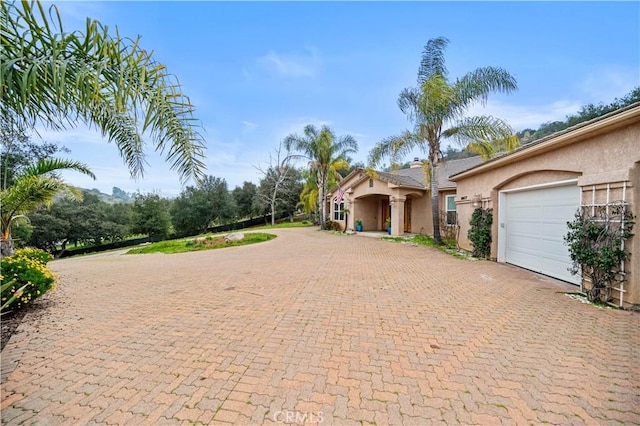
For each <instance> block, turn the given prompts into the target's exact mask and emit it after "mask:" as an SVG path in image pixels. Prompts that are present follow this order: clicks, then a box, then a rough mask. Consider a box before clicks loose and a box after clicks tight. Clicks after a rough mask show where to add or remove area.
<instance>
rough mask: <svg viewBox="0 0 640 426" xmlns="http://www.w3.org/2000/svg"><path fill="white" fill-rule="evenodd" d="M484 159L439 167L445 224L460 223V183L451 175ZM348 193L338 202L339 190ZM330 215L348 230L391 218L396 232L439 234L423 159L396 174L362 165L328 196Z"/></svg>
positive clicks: (379, 227)
mask: <svg viewBox="0 0 640 426" xmlns="http://www.w3.org/2000/svg"><path fill="white" fill-rule="evenodd" d="M481 162H482V160H481V158H480V157H471V158H464V159H461V160H449V161H446V162H442V163H440V164H439V165H438V166H437V174H438V193H439V197H440V199H439V201H440V209H441V214H442V221H443V222H444V225H445V226H447V225H449V226H455V225H456V209H457V205H456V203H455V198H456V183H455V182H452V181H451V180H449V176H451V175H453V174H456V173H459V172H461V171H463V170H467V169H469V168H471V167H473V166H476V165H478V164H480V163H481ZM339 189H341V190H343V191H344V196H343V198H342V200H341V202H340V203H338V202H337V201H338V197H337V194H338V190H339ZM327 201H328V202H329V209H328V210H327V211H329V212H330V215H329V219H330V220H332V221H334V222H338V223H339V224H340V225H341V227H342V229H355V220H356V219H362V222H363V230H364V231H383V230H386V229H387V226H386V220H387V218H390V219H391V234H392V235H403V234H404V233H405V232H411V233H416V234H433V219H432V214H431V196H430V191H429V187H428V186H427V179H426V175H425V168H424V167H423V163H422V162H421V161H418V159H415V160H414V161H413V162H411V163H410V167H409V168H408V169H401V170H396V171H393V172H390V173H387V172H380V171H376V172H373V173H370V172H368V171H367V170H366V169H362V168H358V169H356V170H354V171H353V172H351V173H350V174H349V175H348V176H346V177H345V178H344V179H343V180H342V182H340V187H335V188H333V189H332V190H331V191H330V192H329V194H328V196H327Z"/></svg>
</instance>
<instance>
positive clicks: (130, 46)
mask: <svg viewBox="0 0 640 426" xmlns="http://www.w3.org/2000/svg"><path fill="white" fill-rule="evenodd" d="M34 5H35V7H34ZM0 21H1V22H2V23H3V25H2V30H1V33H0V37H1V41H2V46H3V48H2V50H0V83H1V84H0V87H1V89H0V90H1V93H0V94H1V96H2V102H1V103H0V113H1V114H2V115H5V116H18V117H20V118H21V119H22V120H23V121H24V122H25V123H26V124H28V125H29V127H33V126H34V125H35V123H36V122H37V121H41V122H42V123H44V124H45V125H46V126H48V127H50V128H53V129H62V128H65V127H66V126H75V125H76V124H77V123H78V122H87V123H90V124H93V125H95V126H97V127H99V128H100V129H101V130H102V132H103V134H105V135H106V136H107V137H108V138H109V140H110V141H113V142H115V143H116V145H117V146H118V149H119V150H120V152H121V155H122V157H123V158H124V160H125V163H126V164H127V166H128V167H129V169H130V171H131V173H132V174H133V175H134V176H137V175H141V174H142V173H143V165H144V161H143V160H144V156H143V154H142V153H143V150H142V148H143V143H142V138H141V136H140V134H149V135H150V136H151V138H152V139H153V141H154V145H155V148H156V150H158V151H159V152H161V153H162V154H165V158H166V160H167V161H168V162H169V163H170V164H171V168H172V169H174V170H176V171H178V173H179V174H180V177H181V179H182V180H183V181H184V180H186V179H188V178H190V177H193V178H196V179H200V178H202V177H203V176H204V169H205V164H204V161H203V160H204V151H205V143H204V139H203V138H202V136H201V135H200V133H199V131H198V130H199V129H200V126H199V124H198V122H197V121H196V120H195V118H194V116H193V113H194V107H193V105H192V104H191V102H190V100H189V98H188V97H187V96H186V95H184V94H183V93H182V91H181V86H180V83H179V81H178V80H177V78H176V77H175V76H173V75H171V74H169V73H168V72H167V70H166V68H165V67H164V65H162V64H159V63H157V62H156V61H155V60H154V59H153V57H152V53H151V52H149V51H146V50H144V49H142V48H141V47H140V45H139V39H134V40H129V39H123V38H121V37H120V35H119V33H118V32H117V30H116V33H115V35H112V34H111V33H110V32H109V31H108V28H107V27H106V26H104V25H102V24H100V23H99V22H97V21H92V20H87V24H86V28H85V30H84V32H82V33H81V32H78V31H75V32H71V33H67V32H64V31H63V30H62V25H61V19H60V16H59V14H58V11H57V9H56V8H55V6H52V7H51V8H50V12H49V14H47V13H46V12H45V11H44V8H43V7H42V5H41V4H40V3H39V2H36V3H32V2H27V1H23V2H15V3H13V2H1V4H0ZM52 22H53V23H55V24H56V25H57V28H56V26H55V25H53V24H52Z"/></svg>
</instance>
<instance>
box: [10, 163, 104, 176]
mask: <svg viewBox="0 0 640 426" xmlns="http://www.w3.org/2000/svg"><path fill="white" fill-rule="evenodd" d="M58 170H75V171H77V172H80V173H82V174H84V175H87V176H89V177H91V178H92V179H95V178H96V176H95V175H94V174H93V172H92V171H91V170H90V169H89V167H87V166H86V165H85V164H83V163H81V162H79V161H73V160H65V159H61V158H45V159H41V160H39V161H38V162H37V163H35V164H32V165H29V166H27V167H26V168H25V169H24V171H23V172H22V173H21V176H39V175H44V174H47V173H51V172H55V171H58Z"/></svg>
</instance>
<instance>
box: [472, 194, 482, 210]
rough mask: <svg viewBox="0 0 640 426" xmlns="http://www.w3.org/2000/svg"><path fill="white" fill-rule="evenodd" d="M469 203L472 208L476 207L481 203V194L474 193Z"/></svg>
mask: <svg viewBox="0 0 640 426" xmlns="http://www.w3.org/2000/svg"><path fill="white" fill-rule="evenodd" d="M471 205H472V206H473V208H474V209H477V208H478V207H480V206H481V205H482V194H476V195H474V196H473V199H472V200H471Z"/></svg>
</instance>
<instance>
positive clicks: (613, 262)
mask: <svg viewBox="0 0 640 426" xmlns="http://www.w3.org/2000/svg"><path fill="white" fill-rule="evenodd" d="M627 207H628V206H626V205H625V204H624V203H620V202H618V203H615V202H614V203H610V204H609V205H606V206H597V207H594V208H593V211H591V209H590V208H583V209H582V210H578V211H577V212H576V214H575V217H574V219H573V220H572V221H571V222H567V226H568V228H569V231H568V232H567V234H566V235H565V237H564V240H565V242H566V243H567V245H568V246H569V254H570V256H571V260H572V261H573V267H572V268H570V269H569V271H570V272H571V273H572V274H574V275H576V274H580V273H582V276H583V277H585V278H588V281H589V282H590V285H587V286H585V293H586V295H587V299H589V301H590V302H609V301H610V299H611V289H612V288H613V287H614V286H615V285H614V284H616V282H621V281H624V274H622V271H621V270H620V266H621V264H622V263H623V262H624V261H626V260H628V259H629V256H630V254H629V253H628V252H627V251H625V250H624V248H623V247H624V245H623V242H624V241H625V240H627V239H629V238H631V236H633V234H632V233H631V231H633V225H634V224H635V222H634V218H635V217H634V216H633V214H631V212H630V211H629V210H628V208H627ZM587 287H588V288H587Z"/></svg>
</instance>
